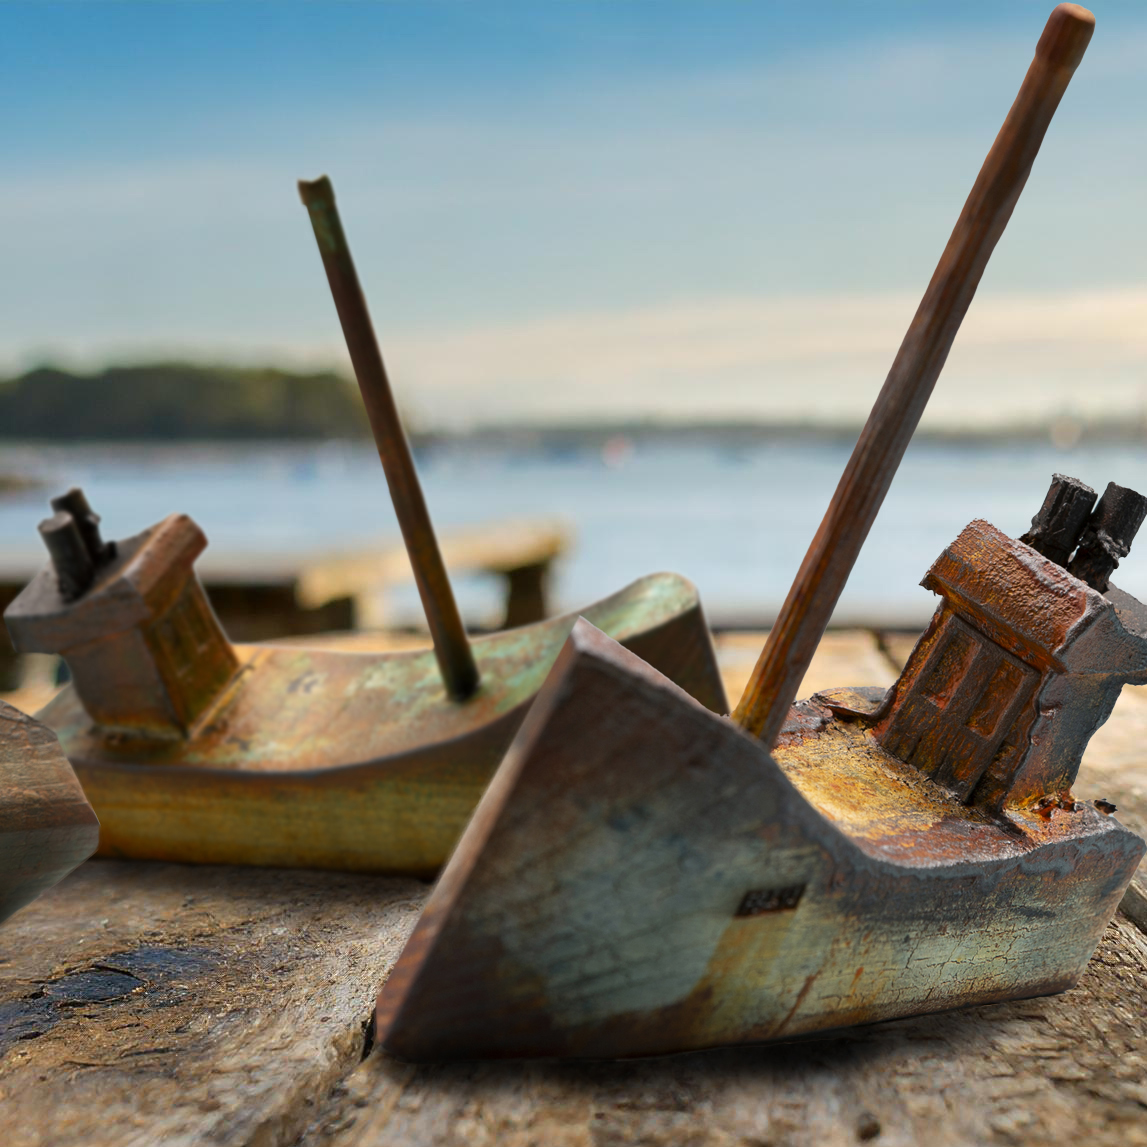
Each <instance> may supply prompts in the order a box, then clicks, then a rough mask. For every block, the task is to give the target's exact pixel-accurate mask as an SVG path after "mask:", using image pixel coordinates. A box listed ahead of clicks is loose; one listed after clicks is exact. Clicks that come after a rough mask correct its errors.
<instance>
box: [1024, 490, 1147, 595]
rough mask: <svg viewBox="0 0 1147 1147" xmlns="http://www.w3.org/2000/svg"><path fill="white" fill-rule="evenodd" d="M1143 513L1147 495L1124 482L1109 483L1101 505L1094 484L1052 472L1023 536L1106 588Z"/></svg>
mask: <svg viewBox="0 0 1147 1147" xmlns="http://www.w3.org/2000/svg"><path fill="white" fill-rule="evenodd" d="M1093 506H1094V509H1093V508H1092V507H1093ZM1145 517H1147V498H1145V497H1144V496H1143V495H1142V494H1137V493H1136V492H1135V491H1134V490H1131V489H1128V487H1126V486H1117V485H1116V484H1115V483H1114V482H1109V483H1108V484H1107V489H1106V490H1104V492H1103V497H1102V498H1100V499H1099V502H1098V504H1097V503H1096V501H1095V491H1094V490H1093V489H1092V488H1091V487H1090V486H1085V485H1084V484H1083V483H1082V482H1081V481H1079V479H1078V478H1069V477H1067V476H1066V475H1064V474H1053V475H1052V480H1051V487H1050V489H1049V490H1048V492H1047V497H1046V498H1044V501H1043V505H1042V506H1041V507H1040V511H1039V513H1038V514H1036V516H1035V517H1034V518H1032V528H1031V529H1030V530H1029V531H1028V532H1027V533H1026V534H1024V535H1023V536H1022V537H1021V538H1020V541H1021V542H1024V543H1026V544H1027V545H1029V546H1031V547H1032V549H1034V550H1037V551H1038V552H1039V553H1041V554H1043V556H1044V557H1045V558H1048V559H1050V560H1051V561H1053V562H1055V564H1056V565H1059V566H1063V567H1064V568H1065V569H1066V570H1067V572H1068V573H1070V574H1072V575H1073V576H1075V577H1077V578H1079V579H1080V581H1084V582H1086V583H1087V584H1088V585H1089V586H1091V588H1092V589H1094V590H1098V591H1099V592H1100V593H1106V592H1107V585H1108V579H1109V578H1110V577H1111V574H1112V571H1113V570H1115V569H1116V568H1117V567H1118V565H1119V563H1120V561H1122V560H1123V558H1125V557H1126V556H1127V555H1128V553H1129V552H1130V550H1131V543H1132V541H1134V539H1135V535H1136V533H1138V531H1139V527H1140V526H1141V525H1142V524H1143V519H1144V518H1145ZM1072 551H1074V557H1073V556H1072Z"/></svg>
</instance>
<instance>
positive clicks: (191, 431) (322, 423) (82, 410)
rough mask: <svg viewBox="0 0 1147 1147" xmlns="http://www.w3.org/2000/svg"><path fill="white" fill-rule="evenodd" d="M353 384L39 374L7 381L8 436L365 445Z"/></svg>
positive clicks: (163, 373) (325, 378) (200, 373)
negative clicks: (347, 441) (337, 440)
mask: <svg viewBox="0 0 1147 1147" xmlns="http://www.w3.org/2000/svg"><path fill="white" fill-rule="evenodd" d="M369 432H370V431H369V426H368V424H367V420H366V411H365V409H364V408H363V405H362V399H361V397H360V396H359V393H358V388H357V387H356V386H355V385H354V383H353V382H348V381H347V380H346V379H345V378H343V377H341V376H339V375H337V374H335V373H333V372H331V371H323V372H317V373H312V374H305V373H297V372H293V371H286V370H278V369H275V368H271V367H230V366H201V365H196V364H193V363H178V362H170V363H154V364H150V365H144V366H113V367H108V368H107V369H106V370H103V371H100V372H99V373H96V374H86V375H85V374H74V373H72V372H70V371H66V370H60V369H57V368H54V367H39V368H37V369H35V370H30V371H28V372H27V373H25V374H22V375H20V376H19V377H17V378H12V379H8V380H6V381H3V382H0V438H2V439H9V440H10V439H33V440H52V439H66V440H71V441H82V440H113V441H114V440H121V441H127V440H133V439H154V440H168V441H178V440H183V441H188V440H197V439H198V440H210V439H223V440H226V439H252V438H257V439H258V438H261V439H276V438H278V439H307V438H312V439H313V438H320V439H321V438H360V437H362V436H364V435H367V434H369Z"/></svg>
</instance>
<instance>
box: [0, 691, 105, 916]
mask: <svg viewBox="0 0 1147 1147" xmlns="http://www.w3.org/2000/svg"><path fill="white" fill-rule="evenodd" d="M99 829H100V826H99V822H98V821H97V820H96V815H95V813H94V812H92V807H91V805H90V804H89V803H88V802H87V801H86V800H85V799H84V794H83V791H82V790H81V788H80V785H79V782H78V781H77V780H76V776H75V773H73V772H72V768H71V766H70V765H69V764H68V761H67V758H66V757H65V756H64V754H63V752H62V751H61V750H60V746H59V743H58V742H57V740H56V738H55V736H54V735H53V734H52V733H51V731H50V730H48V729H47V728H45V727H44V726H43V725H42V724H41V723H40V722H39V721H35V720H33V719H32V718H31V717H29V716H28V715H27V714H25V713H21V712H20V710H19V709H14V708H13V707H12V706H11V705H6V704H4V702H3V701H0V921H3V920H6V919H7V918H8V917H9V916H11V915H12V913H13V912H16V911H18V910H19V909H20V908H23V907H24V905H25V904H29V903H31V901H33V900H35V899H36V897H37V896H39V895H40V893H41V892H44V891H45V890H46V889H48V888H51V886H52V885H53V884H55V883H57V882H58V881H60V880H62V879H63V878H64V877H65V876H67V875H68V873H69V872H71V871H72V869H74V868H75V867H76V866H77V865H79V864H81V863H82V862H83V861H85V860H86V859H87V858H88V857H89V856H91V854H92V852H93V851H94V850H95V847H96V841H97V840H98V838H99Z"/></svg>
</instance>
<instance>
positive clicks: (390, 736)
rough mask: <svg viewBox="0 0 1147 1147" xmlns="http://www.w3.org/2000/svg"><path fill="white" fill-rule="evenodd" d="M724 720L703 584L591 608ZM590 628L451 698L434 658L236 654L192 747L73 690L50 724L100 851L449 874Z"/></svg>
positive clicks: (542, 633) (508, 640)
mask: <svg viewBox="0 0 1147 1147" xmlns="http://www.w3.org/2000/svg"><path fill="white" fill-rule="evenodd" d="M585 613H586V616H588V617H591V618H593V619H594V621H595V622H596V623H597V624H599V625H601V626H602V627H603V628H605V629H607V630H609V631H610V632H612V633H613V634H614V635H615V636H616V637H617V638H618V639H619V640H621V641H622V642H623V643H624V644H625V645H626V646H627V647H629V648H631V649H633V650H634V651H635V652H637V653H638V654H640V655H641V656H643V657H645V658H647V659H648V660H650V661H651V662H652V663H653V664H656V665H658V666H659V667H660V668H661V669H662V670H663V671H664V672H665V673H666V674H667V675H668V676H669V677H670V678H671V679H673V680H674V681H676V682H677V683H678V684H679V685H680V686H682V687H683V688H684V689H686V690H687V691H688V692H689V693H691V694H692V695H694V696H696V697H698V698H699V699H700V700H701V701H702V702H703V703H704V704H706V705H709V706H711V707H712V708H713V709H714V710H717V711H725V709H726V703H725V696H724V690H723V687H722V685H721V679H720V674H719V672H718V669H717V664H716V658H715V654H714V651H713V645H712V640H711V637H710V634H709V631H708V628H707V626H706V624H705V618H704V615H703V613H702V610H701V604H700V601H699V600H698V598H697V593H696V590H695V589H694V587H693V586H692V585H691V584H690V583H689V582H687V581H685V580H684V579H683V578H680V577H678V576H676V575H673V574H656V575H652V576H650V577H647V578H643V579H641V580H640V581H637V582H635V583H633V585H631V586H629V587H627V588H626V589H624V590H622V591H620V592H619V593H617V594H614V595H613V596H611V597H610V598H607V599H605V600H604V601H602V602H599V603H597V604H596V605H594V606H593V607H591V608H590V609H588V610H586V611H585ZM575 619H576V618H575V615H572V614H571V615H569V616H566V617H560V618H554V619H551V620H549V621H546V622H541V623H538V624H536V625H532V626H526V627H523V628H520V629H517V630H511V631H506V632H503V633H497V634H492V635H490V636H487V637H481V638H477V639H475V640H474V642H473V649H474V655H475V657H476V659H477V662H478V666H479V668H480V671H481V676H482V685H481V687H480V688H479V690H478V692H477V693H475V694H474V695H473V696H472V697H471V698H469V699H468V700H466V701H465V702H462V703H458V702H456V701H453V700H451V699H450V698H448V697H447V696H446V694H445V692H444V690H443V687H442V681H441V676H440V674H439V670H438V666H437V663H436V662H435V659H434V654H433V652H432V651H431V650H424V651H417V652H411V653H389V654H377V653H373V654H372V653H351V652H346V651H330V650H320V649H307V648H294V647H285V646H235V647H233V648H234V652H235V656H236V657H237V659H238V662H239V665H240V669H239V672H238V673H237V675H236V676H235V678H234V681H233V683H232V685H231V686H230V687H229V689H228V690H226V691H225V692H224V693H223V694H222V695H221V698H220V700H219V701H218V703H216V704H215V705H214V706H213V707H212V708H211V709H210V710H209V711H208V712H207V713H206V714H205V716H204V717H203V718H202V719H201V720H200V721H199V723H198V724H197V725H196V726H195V728H194V729H193V730H192V732H191V734H190V735H189V736H188V737H187V738H186V739H184V738H181V737H171V738H168V739H166V740H163V739H159V738H156V737H138V736H129V735H124V734H118V733H114V732H111V733H109V732H108V731H107V730H106V729H103V728H101V727H99V726H97V725H95V724H94V723H93V722H92V720H91V718H90V717H89V715H88V713H87V712H86V710H85V709H84V707H83V705H82V704H81V702H80V699H79V697H78V696H77V695H76V693H75V691H74V690H72V689H65V690H64V691H63V692H62V693H61V694H60V695H59V696H58V697H57V698H55V699H54V700H53V701H52V702H51V703H50V704H49V705H48V706H47V707H46V708H45V709H44V710H43V711H42V712H41V714H40V717H41V719H42V720H44V721H45V722H46V723H47V724H48V725H50V726H51V727H52V728H53V729H55V730H56V732H57V733H58V735H59V737H60V741H61V744H62V745H63V746H64V749H65V751H66V752H67V754H68V757H69V759H70V760H71V761H72V763H73V765H74V767H75V769H76V772H77V774H78V776H79V778H80V781H81V782H82V784H83V786H84V791H85V792H86V793H87V795H88V798H89V799H90V800H91V802H92V804H93V806H94V807H95V809H96V810H97V812H98V814H99V817H100V822H101V824H102V831H101V835H100V848H99V854H100V855H103V856H121V857H138V858H150V859H158V860H170V861H180V862H192V863H213V864H215V863H217V864H258V865H274V866H284V867H300V868H334V869H344V870H352V871H362V872H391V873H414V874H420V875H426V874H431V873H433V872H435V871H436V870H437V869H438V868H440V867H441V865H442V864H443V863H444V862H445V860H446V858H447V856H448V855H449V853H450V850H451V849H452V848H453V846H454V844H455V842H456V841H457V839H458V836H459V835H460V834H461V832H462V830H463V828H464V827H465V825H466V822H467V820H468V819H469V817H470V814H471V812H472V811H473V809H474V806H475V805H476V804H477V802H478V799H479V798H480V797H481V795H482V792H483V790H484V788H485V786H486V784H487V782H488V781H489V779H490V777H491V776H492V775H493V773H494V770H495V769H496V768H497V766H498V763H499V761H500V760H501V758H502V756H503V754H504V752H505V750H506V748H507V746H508V745H509V743H510V741H511V740H512V738H513V736H514V733H515V732H516V730H517V728H518V726H519V725H520V723H521V721H522V719H523V717H524V716H525V713H526V711H527V710H528V708H529V706H530V703H531V702H532V700H533V699H534V697H535V695H536V693H537V691H538V689H539V688H540V687H541V685H542V683H543V682H544V680H545V677H546V674H547V673H548V671H549V668H550V666H551V665H552V664H553V661H554V658H555V657H556V656H557V655H558V653H559V651H560V650H561V647H562V644H563V642H564V641H565V639H566V636H567V635H568V633H569V632H570V630H571V628H572V627H573V624H574V621H575Z"/></svg>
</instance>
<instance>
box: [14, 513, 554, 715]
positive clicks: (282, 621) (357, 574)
mask: <svg viewBox="0 0 1147 1147" xmlns="http://www.w3.org/2000/svg"><path fill="white" fill-rule="evenodd" d="M571 542H572V533H571V530H570V527H569V526H567V525H566V524H565V523H563V522H561V521H558V520H555V519H552V518H540V519H539V518H521V519H505V520H502V521H495V522H491V523H488V524H486V525H484V526H477V527H473V528H468V529H455V530H447V531H444V532H443V534H442V536H441V539H440V543H441V548H442V554H443V558H444V559H445V561H446V565H447V567H448V568H449V569H450V570H451V571H452V572H453V573H454V574H455V575H456V576H457V575H463V576H464V575H469V574H485V575H488V576H491V577H496V578H498V579H499V580H500V581H501V582H502V586H503V602H504V604H503V611H502V615H501V617H500V618H497V619H496V620H495V621H494V625H493V627H494V628H499V629H508V628H511V627H513V626H517V625H528V624H529V623H530V622H534V621H541V620H542V619H543V618H545V617H547V616H549V613H550V603H549V600H548V596H547V594H548V590H549V581H550V575H551V572H552V570H553V565H554V563H555V562H556V561H557V560H558V559H559V558H561V557H562V556H563V555H564V554H566V553H567V552H568V551H569V548H570V545H571ZM46 560H47V559H46V556H45V557H44V558H41V556H40V554H39V553H29V554H28V555H27V556H26V557H25V556H17V557H15V558H8V559H7V560H5V561H3V562H0V611H3V610H4V609H6V608H7V606H8V604H9V603H10V602H11V601H12V600H13V599H14V598H15V597H16V595H17V594H18V593H19V592H20V591H21V590H22V589H23V588H24V586H25V585H27V583H28V582H29V581H30V580H31V579H32V577H33V575H34V574H35V573H36V572H37V571H38V570H39V569H40V568H41V566H42V565H43V564H44V562H45V561H46ZM196 569H197V571H198V573H199V576H200V579H201V580H202V582H203V585H204V588H205V589H206V590H207V596H208V597H209V598H210V600H211V604H212V606H213V607H214V609H215V612H216V614H217V615H218V617H219V620H220V621H221V622H222V624H223V628H224V629H225V630H226V631H227V634H228V636H229V637H230V638H231V639H232V640H233V641H240V642H252V641H268V640H272V639H274V638H278V637H284V636H286V635H288V634H315V633H329V632H338V631H349V630H356V629H370V630H376V629H380V628H382V627H384V626H386V625H387V624H388V623H389V616H388V608H387V602H388V596H389V595H390V594H391V593H392V592H393V591H394V590H395V589H397V588H398V587H400V586H403V585H405V584H407V583H409V582H410V581H411V580H412V578H413V575H412V573H411V569H410V559H409V558H408V557H407V554H406V549H405V547H404V546H403V545H402V543H401V541H396V542H393V543H389V544H380V545H377V546H363V547H360V548H357V549H354V550H350V551H346V552H338V551H335V552H325V551H324V552H321V553H311V554H307V553H303V554H295V555H286V556H280V555H273V554H272V555H268V554H260V553H239V552H229V551H227V550H213V549H211V548H208V550H207V552H206V553H205V554H204V555H203V557H202V558H201V559H200V560H199V562H198V563H197V564H196ZM46 672H47V669H46V668H45V663H43V662H42V661H41V660H36V659H34V658H33V659H32V660H31V661H21V660H20V659H18V657H17V654H16V652H15V650H14V649H13V648H12V646H11V643H10V642H9V641H8V635H7V633H6V632H4V631H2V630H0V695H2V694H3V693H4V691H5V690H7V691H8V692H12V691H13V690H17V689H21V688H23V687H25V686H27V687H32V688H37V689H40V688H41V687H42V685H43V677H44V674H45V673H46ZM25 677H27V678H28V680H27V681H26V682H25V680H24V679H25ZM12 703H13V704H15V705H17V706H18V707H23V706H20V705H19V702H18V701H13V702H12Z"/></svg>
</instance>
